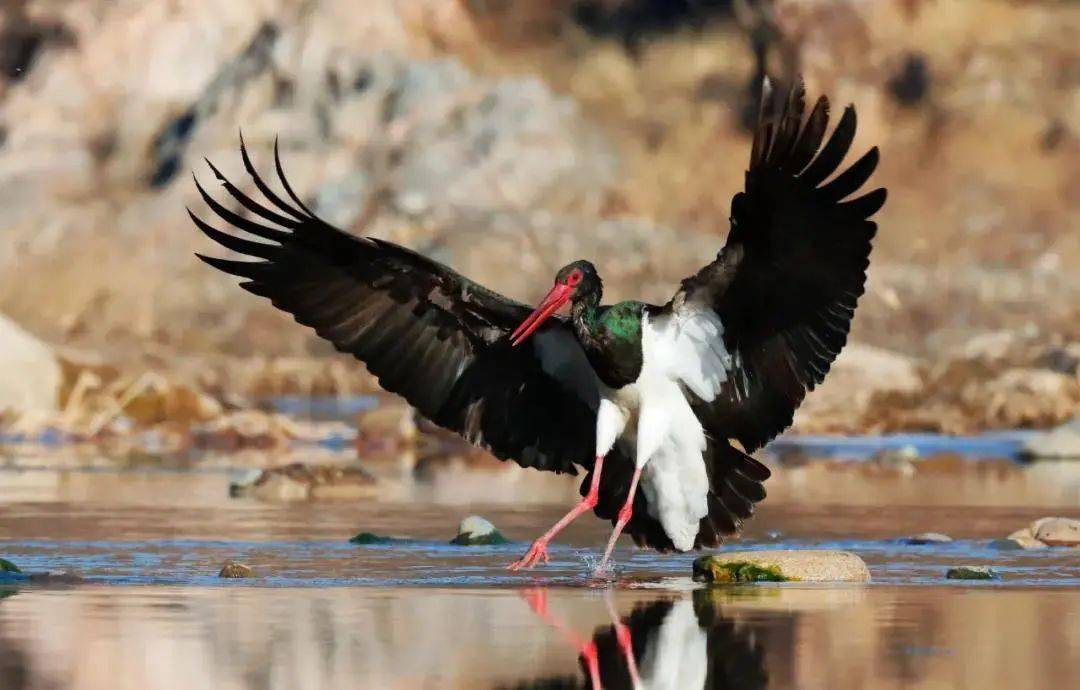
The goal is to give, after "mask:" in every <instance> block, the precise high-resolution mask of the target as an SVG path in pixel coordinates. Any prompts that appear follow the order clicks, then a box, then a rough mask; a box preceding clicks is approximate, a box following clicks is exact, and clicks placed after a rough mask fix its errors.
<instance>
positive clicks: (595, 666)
mask: <svg viewBox="0 0 1080 690" xmlns="http://www.w3.org/2000/svg"><path fill="white" fill-rule="evenodd" d="M521 596H522V597H523V598H524V599H525V601H527V602H528V604H529V608H531V609H532V610H533V613H535V614H536V615H537V616H539V617H540V619H541V620H543V621H544V622H545V623H547V624H548V625H550V626H551V627H553V628H555V629H556V630H558V631H559V634H561V635H562V636H563V637H564V638H566V640H567V641H568V642H569V643H570V644H572V645H574V647H576V648H577V649H578V651H579V653H580V654H581V656H582V657H584V658H585V667H586V668H587V669H588V670H589V679H590V680H591V681H592V686H593V687H594V688H596V690H601V686H600V659H599V656H598V655H597V650H596V642H595V641H593V640H586V639H585V638H584V637H582V636H581V635H579V634H577V633H576V632H574V631H573V630H571V629H570V628H568V627H566V626H565V625H564V624H563V622H562V621H561V620H559V619H558V618H555V616H552V615H551V613H549V612H548V606H547V590H546V589H527V590H525V591H524V592H522V593H521Z"/></svg>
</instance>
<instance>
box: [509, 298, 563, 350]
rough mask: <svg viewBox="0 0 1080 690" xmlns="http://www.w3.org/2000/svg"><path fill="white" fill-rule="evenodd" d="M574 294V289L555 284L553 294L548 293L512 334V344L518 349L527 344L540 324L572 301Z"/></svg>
mask: <svg viewBox="0 0 1080 690" xmlns="http://www.w3.org/2000/svg"><path fill="white" fill-rule="evenodd" d="M573 292H574V288H572V287H570V286H569V285H563V284H562V283H555V287H553V288H551V292H549V293H547V296H546V297H544V299H543V300H542V301H541V302H540V305H539V306H538V307H536V309H535V310H534V311H533V313H531V314H529V318H527V319H525V320H524V321H522V322H521V325H520V326H518V327H517V328H516V329H514V332H513V333H511V334H510V344H511V345H513V346H514V347H517V346H518V345H520V344H522V343H523V342H525V340H526V339H527V338H528V337H529V336H530V335H532V334H533V332H534V331H535V330H536V329H537V328H540V324H542V323H544V322H545V321H547V320H548V319H549V318H550V317H551V315H552V314H554V313H555V312H557V311H559V308H560V307H562V305H564V304H566V303H567V302H569V301H570V295H571V294H572V293H573Z"/></svg>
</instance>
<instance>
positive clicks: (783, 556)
mask: <svg viewBox="0 0 1080 690" xmlns="http://www.w3.org/2000/svg"><path fill="white" fill-rule="evenodd" d="M694 579H695V580H698V581H699V582H713V583H716V584H729V583H746V582H869V581H870V571H869V570H868V569H867V567H866V563H864V562H863V560H862V559H861V558H859V557H858V556H856V555H855V554H853V553H849V552H846V551H817V550H806V551H794V550H776V551H732V552H728V553H716V554H709V555H706V556H701V557H700V558H698V559H697V560H695V561H694Z"/></svg>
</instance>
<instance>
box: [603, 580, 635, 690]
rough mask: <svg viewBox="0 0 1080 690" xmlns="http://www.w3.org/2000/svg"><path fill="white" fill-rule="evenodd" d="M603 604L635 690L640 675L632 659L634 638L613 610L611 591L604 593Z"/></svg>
mask: <svg viewBox="0 0 1080 690" xmlns="http://www.w3.org/2000/svg"><path fill="white" fill-rule="evenodd" d="M604 603H606V604H607V609H608V614H609V615H610V616H611V623H612V626H613V627H614V628H615V639H616V640H618V641H619V649H620V650H622V655H623V658H624V659H625V660H626V668H627V670H628V671H629V672H630V682H631V683H632V684H633V686H634V687H635V688H636V687H639V686H640V685H641V675H640V674H639V673H638V667H637V660H636V659H634V638H633V636H632V635H631V634H630V628H629V627H627V625H626V623H623V622H622V619H621V618H619V613H618V612H617V611H616V610H615V602H614V601H612V599H611V590H608V591H607V592H606V593H605V596H604Z"/></svg>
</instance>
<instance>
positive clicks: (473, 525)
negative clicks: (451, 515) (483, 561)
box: [450, 515, 509, 546]
mask: <svg viewBox="0 0 1080 690" xmlns="http://www.w3.org/2000/svg"><path fill="white" fill-rule="evenodd" d="M450 543H451V544H453V545H455V546H492V545H497V544H506V543H509V540H508V539H507V538H506V537H504V536H503V535H502V533H501V532H499V530H497V529H495V525H493V524H491V523H490V522H489V521H487V520H485V519H484V518H482V517H480V516H479V515H470V516H469V517H467V518H465V519H464V520H462V521H461V524H460V525H458V533H457V536H456V537H454V538H453V539H451V540H450Z"/></svg>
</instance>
